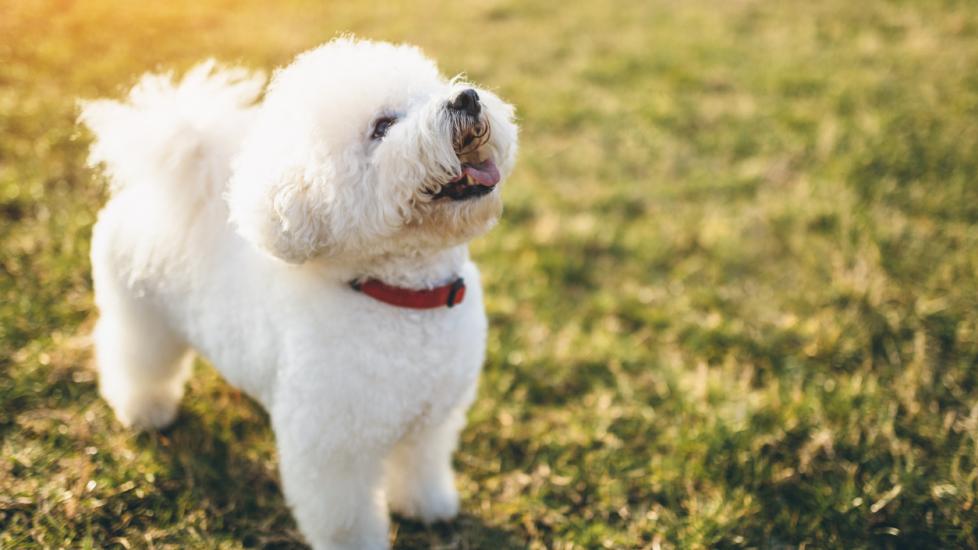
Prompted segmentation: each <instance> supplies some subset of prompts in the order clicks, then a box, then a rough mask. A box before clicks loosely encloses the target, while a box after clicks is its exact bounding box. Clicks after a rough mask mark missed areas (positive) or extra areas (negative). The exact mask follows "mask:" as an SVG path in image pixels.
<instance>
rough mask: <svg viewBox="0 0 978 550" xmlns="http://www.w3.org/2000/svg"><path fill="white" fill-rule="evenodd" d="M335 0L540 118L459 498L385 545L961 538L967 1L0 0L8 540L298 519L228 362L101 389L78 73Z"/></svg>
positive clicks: (286, 537) (977, 396)
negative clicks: (441, 521) (164, 393)
mask: <svg viewBox="0 0 978 550" xmlns="http://www.w3.org/2000/svg"><path fill="white" fill-rule="evenodd" d="M143 6H144V7H143ZM341 32H354V33H356V34H359V35H362V36H365V37H371V38H376V39H386V40H395V41H408V42H412V43H416V44H418V45H420V46H422V47H423V48H424V50H425V51H426V52H427V53H428V54H429V55H431V56H432V57H434V58H436V59H437V60H438V61H439V63H440V64H441V67H442V68H443V70H444V71H445V72H446V73H448V74H454V73H457V72H461V71H465V72H466V73H467V74H468V75H469V77H470V78H472V79H474V80H475V81H478V82H482V83H484V84H486V85H488V86H490V87H492V88H495V89H497V90H498V91H499V93H500V95H502V96H503V97H505V98H507V99H508V100H510V101H511V102H513V103H514V104H515V105H516V106H517V108H518V113H519V117H520V121H521V125H522V150H521V157H520V163H519V166H518V168H517V170H516V172H515V174H514V175H513V177H512V178H511V179H510V181H509V183H508V186H507V188H506V190H505V199H506V201H507V211H506V214H505V215H504V219H503V221H502V222H501V224H500V226H499V227H498V228H497V229H495V230H494V231H493V232H491V233H490V234H489V235H487V236H486V237H483V238H481V239H479V240H478V241H477V242H475V243H473V247H472V248H473V254H474V256H475V257H476V258H477V260H478V261H479V263H480V264H481V267H482V270H483V274H484V283H485V286H486V293H487V296H488V304H487V305H488V309H489V313H490V317H491V332H490V337H489V358H488V361H487V363H486V366H485V374H484V376H483V378H482V385H481V391H480V396H479V399H478V401H477V403H476V405H475V407H474V408H473V410H472V412H471V414H470V424H469V427H468V429H467V430H466V431H465V432H464V435H463V441H462V445H461V449H460V451H459V453H458V455H457V459H456V463H457V467H458V470H459V486H460V489H461V492H462V495H463V508H464V513H463V515H462V517H461V518H460V519H459V520H458V521H456V522H454V523H452V524H448V525H438V526H435V527H432V528H426V527H424V526H423V525H420V524H416V523H412V522H409V521H403V520H399V521H395V524H394V532H393V534H392V537H393V538H394V546H395V547H396V548H402V549H407V548H419V549H420V548H443V549H447V548H457V549H475V548H480V549H481V548H484V549H504V548H525V547H529V548H537V549H543V548H555V549H569V548H588V549H589V548H600V547H607V548H659V547H663V548H668V547H676V548H707V547H710V548H741V547H743V548H793V547H805V548H863V547H884V548H887V547H889V548H928V547H930V548H954V547H972V548H973V547H976V546H978V535H976V530H978V502H976V498H978V442H976V439H978V5H975V4H973V3H969V2H955V1H951V0H948V1H946V2H939V1H919V2H911V1H892V2H884V1H868V2H853V1H847V0H826V1H822V2H803V1H800V0H798V1H785V2H775V1H771V2H762V1H752V0H737V1H729V2H721V1H714V2H708V1H705V0H692V1H686V2H668V1H665V0H657V1H652V2H629V1H624V0H621V1H618V0H613V1H606V2H600V3H599V2H594V3H590V4H583V3H582V4H580V5H576V4H574V3H569V2H557V1H553V2H532V3H531V2H521V1H518V0H487V1H485V2H479V3H463V2H450V3H449V2H445V3H442V4H437V3H435V2H433V1H431V0H420V1H416V2H403V3H391V2H387V3H384V4H377V5H370V4H369V3H366V2H363V3H354V2H350V3H346V4H344V5H339V4H335V5H334V4H333V3H326V2H312V1H309V2H258V1H256V0H248V1H242V2H232V1H230V0H221V1H206V2H204V1H199V0H198V1H191V0H173V1H170V2H145V3H141V2H126V1H123V0H118V1H110V0H93V1H88V2H85V1H72V0H0V441H2V443H0V547H2V548H12V549H13V548H17V549H19V548H56V547H71V548H103V547H110V546H111V547H123V548H144V547H159V548H167V547H170V548H239V547H280V548H286V547H299V546H301V544H302V542H301V538H300V537H299V535H298V533H297V531H296V529H295V526H294V523H293V521H292V520H291V518H290V516H289V513H288V510H287V509H286V508H285V506H284V503H283V500H282V498H281V496H280V494H279V491H278V482H277V473H276V459H275V454H274V448H273V441H272V435H271V432H270V430H269V427H268V422H267V418H266V417H265V415H264V413H263V412H261V410H260V409H259V408H258V407H257V406H256V405H255V404H253V403H252V402H251V401H249V400H248V399H247V398H246V397H243V396H242V395H240V394H239V393H237V392H236V391H235V390H233V389H232V388H230V387H229V386H227V385H226V384H225V383H223V382H222V381H221V380H220V379H219V377H218V376H217V375H216V374H215V372H214V371H213V370H212V369H211V368H210V367H209V366H207V365H206V364H204V363H203V362H201V363H200V364H198V366H197V376H196V377H195V378H194V380H193V382H192V384H191V387H190V391H189V393H188V397H187V399H186V400H185V402H184V405H183V408H182V410H181V413H180V418H179V420H178V422H177V423H176V424H175V425H174V426H173V427H172V428H169V429H167V430H166V431H164V432H163V433H152V434H142V435H136V434H133V433H130V432H128V431H126V430H124V429H122V428H121V427H120V426H119V425H118V424H117V423H116V422H115V420H114V419H113V417H112V416H111V413H110V411H109V410H108V408H107V407H106V405H105V404H104V403H102V402H101V401H100V400H99V398H98V396H97V392H96V381H95V378H94V375H93V371H92V366H91V353H90V349H89V347H88V340H87V333H88V331H89V330H90V329H91V326H92V322H93V319H94V315H95V314H94V311H93V305H92V294H91V280H90V277H89V261H88V256H87V254H88V246H89V238H90V227H91V225H92V223H93V221H94V219H95V216H96V213H97V211H98V209H99V207H100V205H101V203H102V202H103V201H104V199H105V192H104V188H103V186H102V182H101V181H100V180H99V178H98V176H97V174H93V173H92V172H91V171H90V170H88V169H86V168H85V167H84V166H83V159H84V155H85V149H86V146H87V143H88V140H89V136H88V135H87V134H85V133H83V132H81V131H80V130H79V129H78V128H77V127H76V126H75V125H74V118H75V116H76V110H75V109H76V107H75V100H76V98H78V97H87V98H92V97H96V96H115V97H118V96H119V95H121V93H122V92H123V90H124V89H125V87H126V86H127V85H130V84H132V83H133V82H134V80H135V78H136V77H137V76H138V75H139V74H141V73H142V72H144V71H148V70H154V69H161V68H162V69H168V68H173V69H175V70H177V71H180V70H183V69H185V68H187V67H188V66H190V65H191V64H192V63H194V62H196V61H198V60H200V59H201V58H204V57H207V56H215V57H217V58H219V59H222V60H226V61H231V62H239V63H241V64H243V65H245V66H248V67H254V68H262V69H271V68H272V67H274V66H276V65H278V64H281V63H284V62H287V61H288V60H289V59H290V58H291V57H292V56H293V55H295V54H296V53H298V52H300V51H302V50H304V49H307V48H309V47H312V46H314V45H316V44H318V43H320V42H323V41H325V40H327V39H329V38H331V37H333V36H335V35H336V34H337V33H341Z"/></svg>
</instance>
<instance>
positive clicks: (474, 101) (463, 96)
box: [448, 88, 482, 117]
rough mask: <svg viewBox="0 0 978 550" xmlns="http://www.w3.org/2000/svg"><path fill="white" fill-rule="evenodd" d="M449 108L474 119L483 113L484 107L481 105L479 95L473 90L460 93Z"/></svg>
mask: <svg viewBox="0 0 978 550" xmlns="http://www.w3.org/2000/svg"><path fill="white" fill-rule="evenodd" d="M448 108H449V109H452V110H455V111H461V112H463V113H466V114H468V115H471V116H474V117H475V116H479V113H481V112H482V105H479V94H477V93H475V90H473V89H472V88H469V89H468V90H462V91H461V92H459V94H458V95H457V96H455V99H453V100H452V101H451V103H449V104H448Z"/></svg>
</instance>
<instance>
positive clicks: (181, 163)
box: [79, 60, 265, 194]
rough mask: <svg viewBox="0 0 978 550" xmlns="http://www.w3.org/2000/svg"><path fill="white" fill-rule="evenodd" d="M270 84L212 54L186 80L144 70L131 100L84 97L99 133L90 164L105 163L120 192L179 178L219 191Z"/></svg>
mask: <svg viewBox="0 0 978 550" xmlns="http://www.w3.org/2000/svg"><path fill="white" fill-rule="evenodd" d="M264 85H265V77H264V75H263V74H260V73H252V72H249V71H246V70H244V69H240V68H221V67H219V66H218V65H217V64H216V63H215V62H214V61H213V60H209V61H206V62H204V63H201V64H199V65H197V66H196V67H194V68H193V69H191V70H190V71H189V72H187V74H186V75H185V76H184V77H183V79H182V80H180V81H179V82H174V80H173V77H172V75H170V74H147V75H144V76H143V77H142V78H141V79H140V80H139V82H138V83H137V84H136V85H135V86H134V87H133V88H132V90H131V91H130V92H129V95H128V97H127V98H126V99H125V100H124V101H112V100H104V99H103V100H96V101H83V102H82V103H81V115H80V116H79V121H80V122H82V123H83V124H85V125H86V126H88V128H89V129H91V131H92V133H93V134H94V135H95V140H94V142H93V143H92V146H91V149H90V153H89V164H90V165H92V166H98V165H102V166H104V168H105V171H106V173H107V175H108V176H109V181H110V188H111V190H112V192H113V193H115V192H118V191H119V190H121V189H123V188H126V187H130V186H136V185H154V186H155V185H174V184H179V185H186V186H192V187H193V188H195V189H194V191H196V192H198V193H199V192H205V193H211V192H217V193H219V192H220V189H221V188H222V187H223V185H224V183H225V182H226V180H227V177H228V173H229V166H228V164H229V161H230V158H231V156H232V155H233V154H234V150H235V149H236V148H237V146H238V144H239V143H240V140H241V134H242V133H243V130H244V125H245V124H247V120H248V119H249V112H250V110H251V109H250V107H251V106H252V105H253V104H254V103H255V101H256V100H257V98H258V96H259V95H260V94H261V92H262V89H263V87H264ZM188 191H189V190H188ZM190 193H191V194H193V191H190Z"/></svg>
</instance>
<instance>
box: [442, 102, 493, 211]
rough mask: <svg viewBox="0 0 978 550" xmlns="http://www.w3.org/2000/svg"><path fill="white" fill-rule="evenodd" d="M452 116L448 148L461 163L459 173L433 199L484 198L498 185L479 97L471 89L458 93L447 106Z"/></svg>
mask: <svg viewBox="0 0 978 550" xmlns="http://www.w3.org/2000/svg"><path fill="white" fill-rule="evenodd" d="M445 107H446V109H447V110H448V112H449V113H450V114H451V115H452V129H453V135H452V147H453V148H454V149H455V154H456V155H458V159H459V161H460V162H461V164H462V173H461V174H459V176H458V177H457V178H455V179H453V180H451V181H449V182H446V183H445V184H444V185H443V186H442V187H441V189H440V190H439V191H438V193H436V194H435V195H434V198H436V199H438V198H450V199H452V200H465V199H471V198H475V197H481V196H483V195H488V194H489V193H491V192H492V190H493V189H494V188H495V187H496V184H497V183H499V180H500V174H499V169H498V168H497V167H496V163H495V162H494V161H493V159H492V157H490V156H489V154H488V152H487V148H485V147H484V145H486V144H487V143H489V138H490V136H491V131H492V128H491V127H490V125H489V120H488V118H486V117H484V116H482V104H481V103H480V102H479V94H478V93H476V91H475V90H473V89H471V88H470V89H467V90H462V91H461V92H459V93H458V95H456V96H455V97H454V98H452V99H451V100H450V101H449V102H448V103H447V104H446V106H445Z"/></svg>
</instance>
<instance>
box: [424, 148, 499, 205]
mask: <svg viewBox="0 0 978 550" xmlns="http://www.w3.org/2000/svg"><path fill="white" fill-rule="evenodd" d="M499 179H500V176H499V168H496V163H495V162H493V160H492V159H491V158H488V159H486V160H483V161H481V162H463V163H462V173H461V174H460V175H459V176H458V177H457V178H455V179H453V180H451V181H449V182H448V183H446V184H444V185H442V187H441V189H440V190H439V191H438V192H437V193H435V194H434V195H432V198H435V199H441V198H447V199H451V200H453V201H464V200H466V199H472V198H475V197H481V196H484V195H488V194H489V193H492V190H493V189H495V188H496V184H497V183H499Z"/></svg>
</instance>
